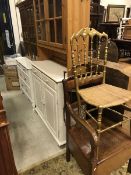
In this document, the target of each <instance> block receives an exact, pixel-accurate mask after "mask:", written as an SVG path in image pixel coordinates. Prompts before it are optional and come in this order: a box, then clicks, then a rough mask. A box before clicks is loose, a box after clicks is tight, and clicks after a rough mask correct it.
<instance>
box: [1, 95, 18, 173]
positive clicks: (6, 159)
mask: <svg viewBox="0 0 131 175" xmlns="http://www.w3.org/2000/svg"><path fill="white" fill-rule="evenodd" d="M8 125H9V123H8V121H7V119H6V115H5V111H4V109H3V104H2V97H1V95H0V175H18V173H17V170H16V166H15V162H14V157H13V152H12V148H11V142H10V136H9V130H8Z"/></svg>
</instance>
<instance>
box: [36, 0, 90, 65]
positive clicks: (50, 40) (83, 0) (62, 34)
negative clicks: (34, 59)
mask: <svg viewBox="0 0 131 175" xmlns="http://www.w3.org/2000/svg"><path fill="white" fill-rule="evenodd" d="M33 2H34V12H35V23H36V35H37V51H38V59H39V60H44V59H51V60H54V61H56V62H58V63H60V64H62V65H65V66H67V67H68V68H70V67H71V58H70V55H71V54H70V38H71V36H72V34H73V33H74V32H76V31H78V30H80V29H81V28H82V27H87V26H89V21H90V0H77V1H76V0H33Z"/></svg>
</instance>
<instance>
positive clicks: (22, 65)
mask: <svg viewBox="0 0 131 175" xmlns="http://www.w3.org/2000/svg"><path fill="white" fill-rule="evenodd" d="M31 69H32V64H31V61H30V60H29V59H28V58H26V57H19V58H18V59H17V70H18V76H19V82H20V89H21V90H22V92H23V93H24V94H25V95H26V96H27V98H28V99H29V100H30V101H31V103H32V106H33V107H34V100H33V99H34V98H33V85H32V72H31Z"/></svg>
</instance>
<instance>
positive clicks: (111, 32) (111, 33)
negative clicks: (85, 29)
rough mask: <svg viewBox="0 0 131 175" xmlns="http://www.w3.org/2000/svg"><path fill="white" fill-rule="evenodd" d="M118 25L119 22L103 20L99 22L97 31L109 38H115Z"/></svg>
mask: <svg viewBox="0 0 131 175" xmlns="http://www.w3.org/2000/svg"><path fill="white" fill-rule="evenodd" d="M119 26H120V24H119V23H111V22H104V23H100V24H99V31H100V32H105V33H107V34H108V37H109V38H111V39H116V38H117V28H118V27H119Z"/></svg>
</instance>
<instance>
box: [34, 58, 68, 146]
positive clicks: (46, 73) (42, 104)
mask: <svg viewBox="0 0 131 175" xmlns="http://www.w3.org/2000/svg"><path fill="white" fill-rule="evenodd" d="M64 71H66V68H65V67H63V66H60V65H59V64H56V63H54V62H52V61H49V60H45V61H35V62H33V63H32V80H33V92H34V103H35V111H36V112H37V113H38V115H39V116H40V118H41V119H42V121H43V122H44V123H45V125H46V126H47V128H48V129H49V131H50V133H51V134H52V136H53V137H54V139H55V140H56V142H57V143H58V145H59V146H61V145H63V144H65V143H66V132H65V131H66V129H65V123H64V117H63V108H64V95H63V85H62V79H63V75H64ZM43 134H44V133H43Z"/></svg>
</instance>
